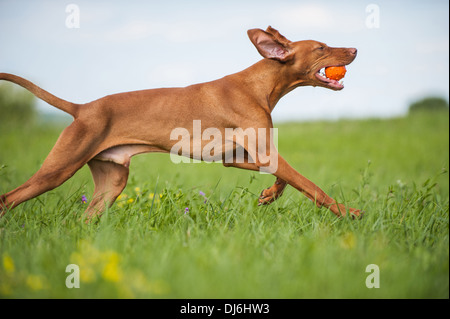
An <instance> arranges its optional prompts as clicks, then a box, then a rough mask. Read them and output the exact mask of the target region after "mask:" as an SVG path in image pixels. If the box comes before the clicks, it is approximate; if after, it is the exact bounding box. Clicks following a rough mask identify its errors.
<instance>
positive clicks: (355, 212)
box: [348, 208, 365, 219]
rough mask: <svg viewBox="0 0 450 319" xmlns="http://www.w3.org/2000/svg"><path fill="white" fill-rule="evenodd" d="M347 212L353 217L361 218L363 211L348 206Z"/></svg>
mask: <svg viewBox="0 0 450 319" xmlns="http://www.w3.org/2000/svg"><path fill="white" fill-rule="evenodd" d="M348 213H349V215H350V216H351V217H352V218H353V219H361V218H362V217H363V215H364V213H365V212H364V211H362V210H360V209H355V208H349V209H348Z"/></svg>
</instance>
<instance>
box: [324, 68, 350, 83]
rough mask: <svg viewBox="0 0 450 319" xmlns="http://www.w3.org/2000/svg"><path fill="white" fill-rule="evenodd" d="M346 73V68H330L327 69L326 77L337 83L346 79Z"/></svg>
mask: <svg viewBox="0 0 450 319" xmlns="http://www.w3.org/2000/svg"><path fill="white" fill-rule="evenodd" d="M346 72H347V69H346V68H345V66H330V67H328V68H325V75H326V76H327V78H329V79H332V80H336V81H339V80H340V79H342V78H344V76H345V73H346Z"/></svg>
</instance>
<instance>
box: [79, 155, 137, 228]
mask: <svg viewBox="0 0 450 319" xmlns="http://www.w3.org/2000/svg"><path fill="white" fill-rule="evenodd" d="M88 165H89V168H90V169H91V173H92V177H93V178H94V184H95V188H94V195H93V198H92V201H91V203H90V204H89V207H88V208H87V209H86V212H85V214H86V218H87V222H89V221H90V220H91V219H92V218H93V217H94V216H96V215H100V214H101V213H102V211H103V210H104V209H105V207H106V206H111V205H112V204H113V203H114V201H115V200H116V198H117V196H119V195H120V193H121V192H122V190H123V189H124V188H125V186H126V185H127V180H128V172H129V169H128V167H125V165H121V164H117V163H114V162H109V161H101V160H97V159H93V160H91V161H89V162H88Z"/></svg>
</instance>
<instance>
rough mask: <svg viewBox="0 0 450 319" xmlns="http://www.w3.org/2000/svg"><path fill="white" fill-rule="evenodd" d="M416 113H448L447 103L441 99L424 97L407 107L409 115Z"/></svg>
mask: <svg viewBox="0 0 450 319" xmlns="http://www.w3.org/2000/svg"><path fill="white" fill-rule="evenodd" d="M416 111H448V102H447V100H445V99H443V98H441V97H435V96H430V97H426V98H423V99H421V100H418V101H416V102H414V103H412V104H411V105H410V106H409V112H410V113H411V112H416Z"/></svg>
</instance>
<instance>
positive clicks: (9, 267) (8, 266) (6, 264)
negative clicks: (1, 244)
mask: <svg viewBox="0 0 450 319" xmlns="http://www.w3.org/2000/svg"><path fill="white" fill-rule="evenodd" d="M3 268H4V269H5V271H6V273H7V274H12V273H13V272H14V270H15V267H14V261H13V260H12V258H11V257H10V256H9V255H7V254H5V255H3Z"/></svg>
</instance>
